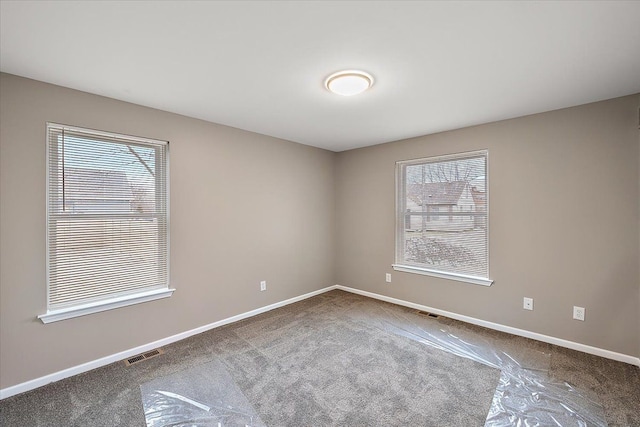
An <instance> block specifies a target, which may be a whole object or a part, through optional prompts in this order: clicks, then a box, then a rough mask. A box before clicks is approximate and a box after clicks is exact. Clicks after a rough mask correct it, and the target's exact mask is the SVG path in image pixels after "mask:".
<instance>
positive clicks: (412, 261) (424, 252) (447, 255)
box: [394, 151, 491, 285]
mask: <svg viewBox="0 0 640 427" xmlns="http://www.w3.org/2000/svg"><path fill="white" fill-rule="evenodd" d="M487 155H488V154H487V152H486V151H479V152H472V153H462V154H455V155H449V156H440V157H432V158H425V159H417V160H408V161H401V162H397V163H396V174H397V180H396V185H397V189H396V194H397V205H396V206H397V212H396V218H397V226H396V263H395V264H394V268H395V269H396V270H401V271H408V272H415V273H421V274H429V275H434V276H438V277H444V278H449V279H458V280H463V281H469V282H472V283H477V284H483V285H490V284H491V281H490V280H489V245H488V232H487V228H488V217H487V216H488V213H489V204H488V202H489V199H488V197H487V194H488V188H489V187H488V183H487Z"/></svg>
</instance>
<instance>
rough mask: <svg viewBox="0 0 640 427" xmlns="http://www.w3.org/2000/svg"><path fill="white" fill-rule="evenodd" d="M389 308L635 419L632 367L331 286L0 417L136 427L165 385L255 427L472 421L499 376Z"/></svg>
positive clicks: (21, 401) (614, 417)
mask: <svg viewBox="0 0 640 427" xmlns="http://www.w3.org/2000/svg"><path fill="white" fill-rule="evenodd" d="M396 314H397V315H398V316H397V317H398V318H399V319H402V318H405V319H411V322H413V325H412V327H416V325H417V326H419V327H420V328H422V330H424V331H429V330H430V331H434V332H438V331H443V330H447V331H448V333H452V334H456V335H458V336H460V337H464V340H466V341H467V342H473V341H474V340H476V341H475V342H477V343H485V344H482V345H477V348H478V350H479V351H481V352H487V353H493V352H495V351H501V352H506V353H508V354H510V355H518V358H521V357H522V360H526V359H530V355H534V354H544V355H546V357H545V358H544V363H545V364H547V365H548V366H547V368H546V369H548V370H549V372H550V373H551V374H552V375H553V378H554V380H558V381H564V380H571V382H572V383H573V384H577V385H579V386H581V387H582V388H583V389H584V390H585V391H591V392H594V393H597V395H598V396H599V397H600V399H601V403H602V405H603V408H604V412H605V414H606V418H607V421H608V423H609V427H612V426H618V425H619V426H623V425H640V418H639V417H640V415H639V414H640V411H638V409H639V406H638V403H637V402H638V401H639V399H638V397H639V396H640V387H639V385H640V370H638V368H637V367H633V366H631V365H626V364H623V363H619V362H614V361H610V360H606V359H602V358H598V357H596V356H590V355H584V354H583V353H578V352H574V351H571V350H566V349H562V348H559V347H555V346H551V345H549V344H544V343H540V342H537V341H533V340H527V339H525V338H520V337H514V336H512V335H508V334H503V333H499V332H495V331H490V330H486V329H483V328H480V327H476V326H473V325H468V324H464V323H461V322H456V321H453V320H450V319H445V318H441V319H439V320H434V319H431V318H427V317H424V316H419V315H416V314H415V313H414V312H413V311H412V310H409V309H406V308H403V307H398V306H394V305H391V304H387V303H383V302H380V301H376V300H372V299H369V298H365V297H361V296H358V295H353V294H349V293H346V292H341V291H332V292H329V293H326V294H322V295H318V296H316V297H313V298H310V299H308V300H305V301H302V302H299V303H296V304H292V305H290V306H287V307H283V308H280V309H277V310H273V311H271V312H268V313H265V314H262V315H260V316H256V317H253V318H251V319H247V320H244V321H241V322H238V323H235V324H232V325H227V326H225V327H222V328H218V329H215V330H212V331H209V332H206V333H203V334H200V335H197V336H194V337H191V338H189V339H186V340H183V341H181V342H178V343H175V344H172V345H170V346H167V347H165V348H164V350H165V354H163V355H161V356H158V357H156V358H153V359H149V360H146V361H144V362H141V363H138V364H136V365H133V366H130V367H125V366H124V364H123V363H121V362H120V363H114V364H111V365H108V366H105V367H102V368H99V369H96V370H93V371H91V372H87V373H85V374H82V375H78V376H76V377H73V378H69V379H66V380H62V381H59V382H57V383H54V384H51V385H48V386H45V387H41V388H39V389H37V390H33V391H31V392H28V393H24V394H22V395H18V396H14V397H11V398H8V399H5V400H3V401H0V424H1V425H2V426H144V425H145V415H144V411H143V395H145V394H144V393H146V392H148V391H149V390H158V389H159V388H160V389H163V390H164V389H166V386H167V384H173V386H174V391H181V390H187V392H185V393H187V394H189V393H191V395H190V397H191V398H194V400H195V401H198V402H201V403H205V404H208V405H210V406H216V405H218V406H224V404H227V403H229V402H232V403H233V405H235V407H236V409H237V407H242V410H243V411H244V412H247V411H254V412H255V415H257V416H258V418H257V419H256V423H255V425H267V426H271V427H274V426H289V425H291V426H293V425H295V426H331V425H339V426H365V425H366V426H382V425H384V426H394V425H415V426H482V425H484V424H485V420H486V418H487V414H488V411H489V407H490V405H491V401H492V398H493V396H494V391H495V390H496V386H497V385H498V382H499V377H500V371H499V370H498V369H494V368H491V367H489V366H487V365H486V364H482V363H478V362H476V361H473V360H469V359H467V358H463V357H459V356H455V355H453V354H451V353H449V352H445V351H442V350H438V349H436V348H434V347H432V346H430V345H425V344H424V343H420V342H419V341H417V340H415V339H411V337H405V336H402V335H398V334H397V333H391V332H389V331H388V330H387V329H385V328H384V327H380V325H381V320H380V319H381V318H384V317H385V316H386V317H389V316H395V315H396ZM407 329H410V328H409V327H407ZM474 345H475V344H474ZM528 363H530V364H531V366H532V367H534V366H535V365H538V364H540V362H539V361H537V360H535V358H534V359H531V360H530V362H529V361H528ZM141 386H142V387H141ZM180 387H186V388H180ZM203 396H204V397H203ZM220 396H222V397H220ZM207 399H209V400H208V401H207ZM219 399H222V401H220V400H219ZM230 399H231V400H230ZM174 400H175V399H174ZM233 405H232V406H233ZM186 406H189V405H186ZM191 406H193V405H191ZM247 408H249V409H247ZM176 425H185V426H186V425H189V426H195V425H201V426H204V425H213V426H217V423H216V424H206V421H205V420H203V421H202V422H201V423H200V424H194V423H192V424H176ZM221 425H228V424H225V423H223V424H221Z"/></svg>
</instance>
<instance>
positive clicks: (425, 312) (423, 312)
mask: <svg viewBox="0 0 640 427" xmlns="http://www.w3.org/2000/svg"><path fill="white" fill-rule="evenodd" d="M416 313H418V314H421V315H423V316H427V317H431V318H433V319H439V318H440V316H438V315H437V314H433V313H429V312H428V311H422V310H418V311H417V312H416Z"/></svg>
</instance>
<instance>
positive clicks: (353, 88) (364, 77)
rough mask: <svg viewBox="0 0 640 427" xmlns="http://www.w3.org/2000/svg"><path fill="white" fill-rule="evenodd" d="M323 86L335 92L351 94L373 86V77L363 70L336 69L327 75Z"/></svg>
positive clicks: (344, 94) (343, 94)
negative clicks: (336, 70)
mask: <svg viewBox="0 0 640 427" xmlns="http://www.w3.org/2000/svg"><path fill="white" fill-rule="evenodd" d="M324 86H325V87H326V88H327V89H328V90H329V91H330V92H333V93H335V94H338V95H342V96H352V95H357V94H359V93H362V92H364V91H365V90H367V89H369V88H370V87H371V86H373V77H372V76H371V74H369V73H365V72H364V71H358V70H345V71H338V72H337V73H333V74H331V75H330V76H329V77H327V79H326V80H325V81H324Z"/></svg>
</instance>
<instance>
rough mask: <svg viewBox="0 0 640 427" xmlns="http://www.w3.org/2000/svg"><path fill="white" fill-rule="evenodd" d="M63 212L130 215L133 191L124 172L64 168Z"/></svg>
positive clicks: (133, 207)
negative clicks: (128, 213)
mask: <svg viewBox="0 0 640 427" xmlns="http://www.w3.org/2000/svg"><path fill="white" fill-rule="evenodd" d="M61 191H63V193H64V211H65V212H67V213H99V212H105V211H108V212H122V213H126V212H131V211H133V210H134V209H135V197H134V192H133V190H132V188H131V185H130V184H129V181H128V180H127V175H126V174H125V173H124V172H123V171H113V170H104V169H87V168H71V167H65V168H64V188H63V189H61Z"/></svg>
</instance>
